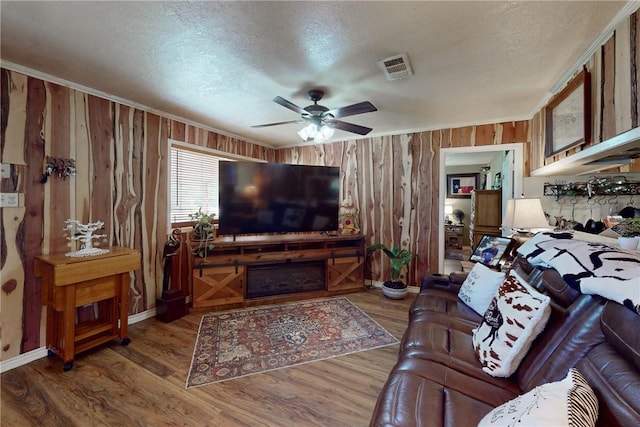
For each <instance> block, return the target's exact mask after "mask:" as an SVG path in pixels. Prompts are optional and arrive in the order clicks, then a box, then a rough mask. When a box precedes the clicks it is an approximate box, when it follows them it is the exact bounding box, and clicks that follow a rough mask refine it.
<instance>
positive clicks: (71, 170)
mask: <svg viewBox="0 0 640 427" xmlns="http://www.w3.org/2000/svg"><path fill="white" fill-rule="evenodd" d="M75 174H76V161H75V160H73V159H60V158H58V157H50V156H47V164H46V165H45V167H44V175H43V177H42V179H41V180H40V182H42V183H43V184H44V183H45V182H47V180H48V179H49V177H50V176H51V175H57V176H58V177H59V178H62V179H67V178H68V177H70V176H74V175H75Z"/></svg>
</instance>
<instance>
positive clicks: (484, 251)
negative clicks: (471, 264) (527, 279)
mask: <svg viewBox="0 0 640 427" xmlns="http://www.w3.org/2000/svg"><path fill="white" fill-rule="evenodd" d="M514 244H515V240H513V239H511V238H509V237H500V236H487V235H486V234H485V235H483V236H482V239H480V243H478V246H476V248H475V250H474V251H473V253H472V254H471V257H470V258H469V261H475V262H479V263H482V264H484V265H486V266H488V267H494V268H498V267H499V266H500V261H502V258H503V257H504V254H507V253H509V252H511V248H512V247H513V245H514Z"/></svg>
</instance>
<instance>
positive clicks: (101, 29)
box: [0, 1, 640, 147]
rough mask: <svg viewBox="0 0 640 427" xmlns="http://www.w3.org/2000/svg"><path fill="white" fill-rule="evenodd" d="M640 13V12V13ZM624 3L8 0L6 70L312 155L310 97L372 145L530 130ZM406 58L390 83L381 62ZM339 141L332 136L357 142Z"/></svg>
mask: <svg viewBox="0 0 640 427" xmlns="http://www.w3.org/2000/svg"><path fill="white" fill-rule="evenodd" d="M627 3H630V4H627ZM638 5H640V3H638V2H617V1H589V2H582V1H577V2H576V1H567V2H565V1H553V2H547V1H543V2H534V1H508V2H507V1H498V2H487V1H468V2H457V1H447V2H437V1H426V2H322V1H315V2H213V1H209V2H143V1H140V2H133V1H132V2H109V1H103V2H67V1H65V2H54V1H47V2H11V1H2V2H1V3H0V8H1V9H0V13H1V17H2V22H1V24H2V27H1V30H2V33H1V36H2V38H1V43H2V44H1V56H2V64H3V66H5V67H8V68H11V69H15V70H17V71H25V72H29V73H31V74H34V73H36V74H37V73H41V74H37V75H40V76H48V77H55V78H56V79H58V80H57V81H58V82H73V85H74V86H76V87H80V88H84V89H87V88H91V89H92V90H91V92H92V93H102V94H108V95H109V96H111V97H112V99H117V100H120V101H125V102H126V103H128V104H132V105H137V106H144V107H145V108H147V109H150V110H152V111H156V112H161V113H164V114H165V115H168V116H170V117H177V118H181V119H184V120H185V121H187V122H190V123H194V124H199V125H201V126H203V127H206V128H209V129H214V130H217V131H219V132H220V133H224V134H228V135H232V136H237V137H239V138H242V139H245V140H248V141H253V142H257V143H260V144H263V145H266V146H271V147H279V146H292V145H300V144H301V140H300V138H299V137H298V135H297V134H296V132H297V130H299V129H300V128H301V127H302V125H299V124H287V125H282V126H276V127H268V128H258V129H255V128H251V127H250V126H251V125H257V124H263V123H270V122H280V121H288V120H295V119H297V118H299V116H298V115H297V114H296V113H294V112H293V111H291V110H288V109H286V108H283V107H282V106H280V105H277V104H275V103H274V102H272V99H273V98H274V97H275V96H282V97H283V98H286V99H288V100H289V101H291V102H293V103H295V104H297V105H299V106H301V107H304V106H307V105H309V104H310V103H311V102H310V101H308V99H307V98H306V92H307V90H308V89H311V88H321V89H324V90H325V91H326V95H325V98H324V99H323V100H322V101H321V102H320V104H322V105H325V106H327V107H329V108H336V107H341V106H345V105H349V104H354V103H357V102H361V101H365V100H366V101H370V102H372V103H373V104H374V105H375V106H376V107H377V108H378V111H377V112H373V113H366V114H362V115H356V116H352V117H348V118H345V119H344V120H345V121H348V122H352V123H356V124H359V125H363V126H368V127H372V128H373V129H374V130H373V132H372V133H370V134H369V136H379V135H388V134H398V133H402V132H407V131H419V130H428V129H441V128H448V127H456V126H461V125H468V124H477V123H492V122H498V121H506V120H517V119H528V118H530V117H531V116H532V114H534V113H535V112H536V111H537V110H538V109H539V108H540V107H541V106H542V105H544V103H545V102H546V101H547V100H548V99H549V97H550V96H551V90H552V88H553V87H554V85H557V84H558V83H560V84H562V83H564V82H563V81H560V80H561V79H563V78H566V76H565V73H566V72H567V71H568V70H571V69H572V68H573V67H574V66H575V65H576V61H578V60H579V59H580V57H581V56H582V55H584V53H585V52H586V51H587V50H588V48H589V47H590V45H591V44H592V43H593V42H594V41H596V40H597V39H598V37H600V36H601V35H602V34H603V33H605V32H606V31H610V30H611V24H612V23H615V21H619V20H620V16H619V14H620V12H621V11H622V15H624V14H628V13H630V12H628V10H629V9H630V8H631V9H633V8H637V6H638ZM400 53H407V54H408V55H409V58H410V62H411V65H412V67H413V70H414V73H415V74H414V75H413V76H412V77H410V78H408V79H404V80H399V81H393V82H388V81H387V80H386V79H385V77H384V75H383V73H382V70H381V69H380V68H379V67H378V66H377V61H378V60H379V59H382V58H385V57H388V56H391V55H395V54H400ZM357 137H358V136H357V135H354V134H350V133H347V132H344V131H337V132H336V133H335V135H334V137H333V138H332V140H346V139H354V138H357Z"/></svg>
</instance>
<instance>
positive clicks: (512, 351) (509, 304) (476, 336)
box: [472, 274, 551, 377]
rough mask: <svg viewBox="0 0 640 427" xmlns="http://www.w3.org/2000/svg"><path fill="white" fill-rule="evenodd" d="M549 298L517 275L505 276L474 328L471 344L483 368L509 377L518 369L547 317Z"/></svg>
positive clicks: (549, 309) (495, 375) (487, 371)
mask: <svg viewBox="0 0 640 427" xmlns="http://www.w3.org/2000/svg"><path fill="white" fill-rule="evenodd" d="M550 302H551V299H550V298H549V297H548V296H546V295H543V294H541V293H540V292H538V291H536V290H535V289H533V288H532V287H531V286H530V285H529V284H528V283H527V282H526V281H525V280H523V279H521V278H518V277H517V276H516V275H514V274H510V275H509V276H507V277H506V278H505V279H504V282H503V283H502V284H501V285H500V287H499V288H498V292H497V293H496V295H495V296H494V298H493V299H492V300H491V303H490V304H489V308H487V311H486V312H485V313H484V319H483V321H482V323H481V324H480V326H478V327H477V328H476V329H474V330H473V339H472V341H473V347H474V350H475V352H476V356H477V357H478V359H479V360H480V363H481V364H482V370H483V371H485V372H486V373H488V374H489V375H491V376H494V377H508V376H510V375H511V374H513V373H514V372H515V371H516V369H518V366H519V365H520V362H521V361H522V359H523V358H524V356H525V355H526V354H527V352H528V351H529V348H530V347H531V343H532V342H533V340H534V339H535V338H536V337H537V336H538V335H539V334H540V332H542V331H543V329H544V327H545V326H546V324H547V321H548V320H549V315H550V314H551V307H550V306H549V304H550Z"/></svg>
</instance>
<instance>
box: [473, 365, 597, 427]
mask: <svg viewBox="0 0 640 427" xmlns="http://www.w3.org/2000/svg"><path fill="white" fill-rule="evenodd" d="M597 419H598V399H597V398H596V395H595V394H594V392H593V390H592V389H591V387H589V384H588V383H587V381H586V380H585V379H584V377H583V376H582V374H580V372H579V371H578V370H577V369H574V368H572V369H570V370H569V373H568V374H567V376H566V377H565V378H564V379H563V380H562V381H558V382H553V383H547V384H544V385H541V386H539V387H536V388H534V389H533V390H531V391H530V392H528V393H525V394H523V395H521V396H518V397H516V398H515V399H513V400H510V401H509V402H506V403H504V404H502V405H500V406H498V407H497V408H495V409H494V410H492V411H491V412H489V413H488V414H487V415H486V416H485V417H484V418H482V420H481V421H480V423H479V424H478V426H479V427H498V426H513V425H532V426H533V425H536V426H543V425H544V426H557V427H561V426H573V427H593V426H595V425H596V421H597Z"/></svg>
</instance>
